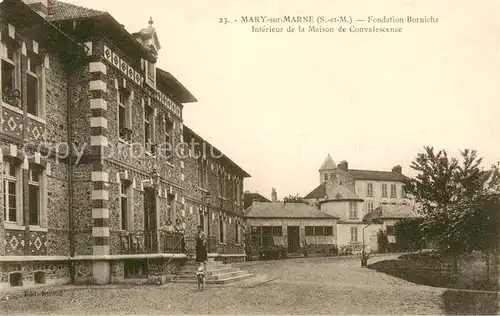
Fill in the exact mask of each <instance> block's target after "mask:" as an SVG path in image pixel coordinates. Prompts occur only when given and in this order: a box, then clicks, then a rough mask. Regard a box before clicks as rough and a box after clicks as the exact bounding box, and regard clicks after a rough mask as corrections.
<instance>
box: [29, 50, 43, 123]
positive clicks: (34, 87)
mask: <svg viewBox="0 0 500 316" xmlns="http://www.w3.org/2000/svg"><path fill="white" fill-rule="evenodd" d="M39 74H40V66H39V65H38V64H37V62H36V61H35V60H34V59H33V58H28V68H27V70H26V85H27V91H26V92H27V93H26V94H27V99H28V103H27V112H28V113H29V114H31V115H34V116H41V108H40V101H41V100H40V90H41V87H40V78H39Z"/></svg>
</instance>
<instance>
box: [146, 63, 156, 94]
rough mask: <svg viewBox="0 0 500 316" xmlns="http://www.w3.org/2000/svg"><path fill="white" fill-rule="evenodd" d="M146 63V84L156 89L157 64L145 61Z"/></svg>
mask: <svg viewBox="0 0 500 316" xmlns="http://www.w3.org/2000/svg"><path fill="white" fill-rule="evenodd" d="M144 63H145V70H146V77H145V79H146V83H147V84H148V85H149V86H150V87H152V88H153V89H156V69H155V64H154V63H151V62H149V61H144Z"/></svg>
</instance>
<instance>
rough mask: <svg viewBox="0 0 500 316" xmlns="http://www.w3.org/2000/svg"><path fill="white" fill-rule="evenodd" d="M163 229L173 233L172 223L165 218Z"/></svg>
mask: <svg viewBox="0 0 500 316" xmlns="http://www.w3.org/2000/svg"><path fill="white" fill-rule="evenodd" d="M165 231H166V232H167V233H173V232H174V231H175V229H174V226H173V225H172V221H171V220H167V225H165Z"/></svg>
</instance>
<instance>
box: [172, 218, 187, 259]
mask: <svg viewBox="0 0 500 316" xmlns="http://www.w3.org/2000/svg"><path fill="white" fill-rule="evenodd" d="M174 229H175V233H177V234H179V237H180V238H181V240H180V243H181V251H182V252H183V253H184V252H186V247H185V243H184V233H185V230H184V226H183V225H182V222H181V220H180V219H176V220H175V226H174Z"/></svg>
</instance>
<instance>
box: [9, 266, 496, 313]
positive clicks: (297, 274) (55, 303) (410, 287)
mask: <svg viewBox="0 0 500 316" xmlns="http://www.w3.org/2000/svg"><path fill="white" fill-rule="evenodd" d="M385 259H390V257H379V258H374V259H371V260H373V261H378V260H385ZM371 260H370V263H372V262H371ZM241 267H242V269H245V270H248V271H250V272H252V273H254V274H256V275H257V279H253V280H247V281H243V282H239V283H233V284H228V285H221V286H207V288H206V289H205V291H203V292H199V291H197V290H196V285H194V284H167V285H165V286H130V285H129V286H106V287H87V288H85V287H83V288H82V287H80V288H73V287H68V288H63V290H62V291H60V292H55V293H54V296H33V297H19V298H15V299H10V300H9V301H2V302H0V311H1V312H2V313H4V314H8V315H11V314H21V313H22V314H25V313H29V314H37V315H40V314H66V315H70V314H71V315H77V314H87V315H88V314H92V315H95V314H99V315H102V314H141V315H144V314H168V315H174V314H197V315H199V314H218V315H220V314H232V315H235V314H240V315H241V314H253V315H255V314H261V315H262V314H281V315H283V314H330V315H331V314H358V315H359V314H371V315H373V314H383V315H388V314H399V315H401V314H432V315H436V314H497V312H496V311H497V308H498V293H482V292H453V291H450V290H446V289H441V288H433V287H428V286H423V285H416V284H413V283H410V282H407V281H405V280H402V279H398V278H395V277H392V276H389V275H387V274H384V273H379V272H376V271H373V270H370V269H367V268H361V267H360V265H359V260H358V259H357V258H303V259H291V260H281V261H267V262H251V263H246V264H243V265H241ZM273 279H274V280H273ZM266 280H273V281H270V282H268V283H264V284H261V282H262V281H266Z"/></svg>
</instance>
